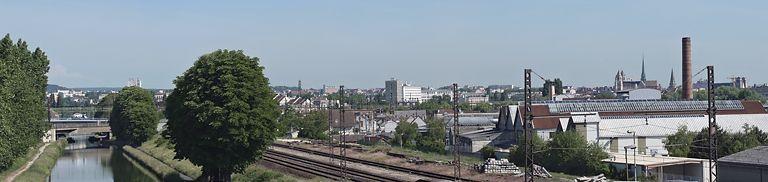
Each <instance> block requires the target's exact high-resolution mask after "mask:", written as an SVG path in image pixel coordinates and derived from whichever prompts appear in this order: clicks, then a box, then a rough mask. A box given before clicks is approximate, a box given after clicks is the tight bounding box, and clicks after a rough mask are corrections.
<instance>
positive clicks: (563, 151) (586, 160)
mask: <svg viewBox="0 0 768 182" xmlns="http://www.w3.org/2000/svg"><path fill="white" fill-rule="evenodd" d="M547 146H548V148H549V151H548V152H546V157H545V159H544V163H543V164H544V166H545V167H546V168H547V169H548V170H551V171H561V172H565V173H567V174H572V175H596V174H600V173H603V174H605V173H608V171H609V169H608V164H605V163H603V162H602V160H603V159H606V158H608V157H609V155H608V153H606V152H605V151H603V150H602V148H600V146H598V145H597V143H589V142H587V140H586V139H585V138H584V137H583V136H581V134H579V133H577V132H575V131H566V132H562V133H556V134H555V135H554V136H553V138H552V141H550V142H549V143H548V144H547Z"/></svg>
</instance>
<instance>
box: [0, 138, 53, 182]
mask: <svg viewBox="0 0 768 182" xmlns="http://www.w3.org/2000/svg"><path fill="white" fill-rule="evenodd" d="M50 144H51V143H45V145H43V146H42V147H40V148H39V149H37V154H35V157H33V158H32V160H29V162H27V164H25V165H24V167H22V168H21V169H19V170H16V171H14V172H13V173H11V174H10V175H8V177H6V178H5V179H4V180H3V181H5V182H11V181H13V179H16V176H19V174H21V173H23V172H24V171H27V169H29V167H31V166H32V163H35V161H37V158H39V157H40V155H41V154H43V151H45V148H46V147H48V145H50Z"/></svg>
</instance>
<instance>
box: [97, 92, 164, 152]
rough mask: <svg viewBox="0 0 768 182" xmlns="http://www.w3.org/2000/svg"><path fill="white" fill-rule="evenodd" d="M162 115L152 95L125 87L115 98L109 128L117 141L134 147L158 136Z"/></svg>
mask: <svg viewBox="0 0 768 182" xmlns="http://www.w3.org/2000/svg"><path fill="white" fill-rule="evenodd" d="M159 121H160V113H159V112H157V109H156V108H155V105H154V103H153V102H152V94H150V92H149V91H147V90H144V89H142V88H141V87H135V86H134V87H125V88H123V89H122V90H120V94H118V95H117V98H115V101H114V105H113V106H112V113H111V114H110V116H109V126H110V127H111V130H112V133H113V134H114V135H115V137H117V140H119V141H124V142H127V143H128V144H130V145H132V146H138V145H141V143H144V142H145V141H147V140H149V138H150V137H152V136H154V135H155V134H157V123H158V122H159Z"/></svg>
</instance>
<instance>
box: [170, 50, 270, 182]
mask: <svg viewBox="0 0 768 182" xmlns="http://www.w3.org/2000/svg"><path fill="white" fill-rule="evenodd" d="M263 70H264V67H262V66H261V65H260V64H259V59H258V58H256V57H250V56H247V55H245V54H244V53H243V51H230V50H217V51H214V52H212V53H209V54H205V55H203V56H201V57H200V58H199V59H198V60H197V61H196V62H195V63H194V65H193V66H192V67H191V68H189V69H188V70H187V71H186V72H184V74H183V75H182V76H180V77H178V78H177V79H176V80H175V81H174V83H175V85H176V88H175V89H174V90H173V91H172V92H171V95H170V96H168V98H167V101H166V115H167V116H168V124H167V127H168V128H167V130H165V131H166V136H167V137H168V139H169V140H170V141H171V143H173V144H174V145H175V149H176V158H179V159H189V160H190V161H192V163H194V164H196V165H200V166H203V177H206V178H207V179H208V180H216V181H229V180H230V179H229V178H230V175H231V174H232V173H233V172H241V171H243V169H244V168H245V167H246V166H247V165H249V164H251V163H253V162H254V161H256V160H257V159H258V158H259V157H261V155H262V154H263V152H264V150H266V149H267V147H268V146H269V145H271V144H272V142H273V140H274V139H275V137H276V136H277V127H276V126H277V125H278V123H277V119H278V116H279V114H280V112H279V110H278V107H277V102H275V101H274V100H273V99H272V97H273V96H274V93H272V91H271V89H270V88H269V81H268V79H267V78H266V77H265V76H264V73H263Z"/></svg>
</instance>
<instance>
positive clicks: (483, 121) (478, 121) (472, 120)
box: [445, 117, 498, 126]
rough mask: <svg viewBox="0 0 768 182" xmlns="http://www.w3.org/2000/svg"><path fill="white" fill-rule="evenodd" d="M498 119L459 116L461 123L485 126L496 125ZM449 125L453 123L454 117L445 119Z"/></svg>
mask: <svg viewBox="0 0 768 182" xmlns="http://www.w3.org/2000/svg"><path fill="white" fill-rule="evenodd" d="M497 120H498V119H497V118H494V117H459V125H469V126H485V125H495V124H496V122H495V121H497ZM445 123H446V124H447V125H452V124H453V117H450V118H448V119H446V120H445Z"/></svg>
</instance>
